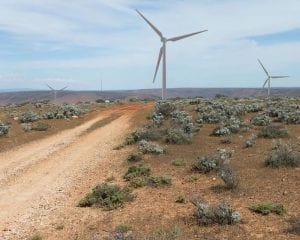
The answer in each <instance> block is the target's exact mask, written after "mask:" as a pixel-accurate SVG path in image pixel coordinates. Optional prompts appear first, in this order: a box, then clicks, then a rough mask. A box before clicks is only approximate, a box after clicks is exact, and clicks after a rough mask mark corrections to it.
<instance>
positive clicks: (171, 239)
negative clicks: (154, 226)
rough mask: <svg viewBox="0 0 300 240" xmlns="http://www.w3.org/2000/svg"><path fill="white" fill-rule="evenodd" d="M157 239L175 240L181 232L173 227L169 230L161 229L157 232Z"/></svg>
mask: <svg viewBox="0 0 300 240" xmlns="http://www.w3.org/2000/svg"><path fill="white" fill-rule="evenodd" d="M156 235H157V238H154V239H159V240H176V239H178V238H179V237H180V236H181V230H180V228H179V227H177V226H174V227H171V228H161V229H159V230H158V231H157V234H156Z"/></svg>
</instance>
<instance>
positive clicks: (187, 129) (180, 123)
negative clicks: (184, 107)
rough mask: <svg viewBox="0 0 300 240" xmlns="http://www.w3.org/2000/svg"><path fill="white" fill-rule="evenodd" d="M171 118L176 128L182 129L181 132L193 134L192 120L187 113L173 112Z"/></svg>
mask: <svg viewBox="0 0 300 240" xmlns="http://www.w3.org/2000/svg"><path fill="white" fill-rule="evenodd" d="M171 116H172V120H173V121H174V123H175V124H176V126H177V128H180V129H182V130H183V132H184V133H187V134H192V133H193V127H194V125H193V119H192V117H191V116H190V115H189V114H188V113H187V112H185V111H174V112H172V113H171Z"/></svg>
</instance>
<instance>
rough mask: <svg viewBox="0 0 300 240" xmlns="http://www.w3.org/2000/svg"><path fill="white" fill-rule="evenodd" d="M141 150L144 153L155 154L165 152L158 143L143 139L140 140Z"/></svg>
mask: <svg viewBox="0 0 300 240" xmlns="http://www.w3.org/2000/svg"><path fill="white" fill-rule="evenodd" d="M139 150H140V151H141V152H142V153H144V154H145V153H153V154H163V153H164V149H163V148H162V147H161V146H159V145H158V144H155V143H151V142H148V141H146V140H142V141H140V142H139Z"/></svg>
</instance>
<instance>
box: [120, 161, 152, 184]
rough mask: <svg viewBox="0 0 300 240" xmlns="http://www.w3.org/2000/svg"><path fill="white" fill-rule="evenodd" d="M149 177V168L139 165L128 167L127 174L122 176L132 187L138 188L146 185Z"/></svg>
mask: <svg viewBox="0 0 300 240" xmlns="http://www.w3.org/2000/svg"><path fill="white" fill-rule="evenodd" d="M149 176H150V168H146V167H144V166H142V165H140V166H131V167H129V168H128V170H127V173H126V174H125V175H124V178H125V179H126V180H127V181H129V182H130V185H131V186H132V187H134V188H138V187H143V186H145V185H146V184H147V181H148V177H149Z"/></svg>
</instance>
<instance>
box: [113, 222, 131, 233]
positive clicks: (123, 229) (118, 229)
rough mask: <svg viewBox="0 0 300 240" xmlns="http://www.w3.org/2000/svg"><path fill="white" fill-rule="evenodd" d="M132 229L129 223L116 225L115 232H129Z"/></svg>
mask: <svg viewBox="0 0 300 240" xmlns="http://www.w3.org/2000/svg"><path fill="white" fill-rule="evenodd" d="M130 229H131V227H130V226H128V225H127V224H120V225H118V226H116V227H115V232H117V233H127V232H128V231H129V230H130Z"/></svg>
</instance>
